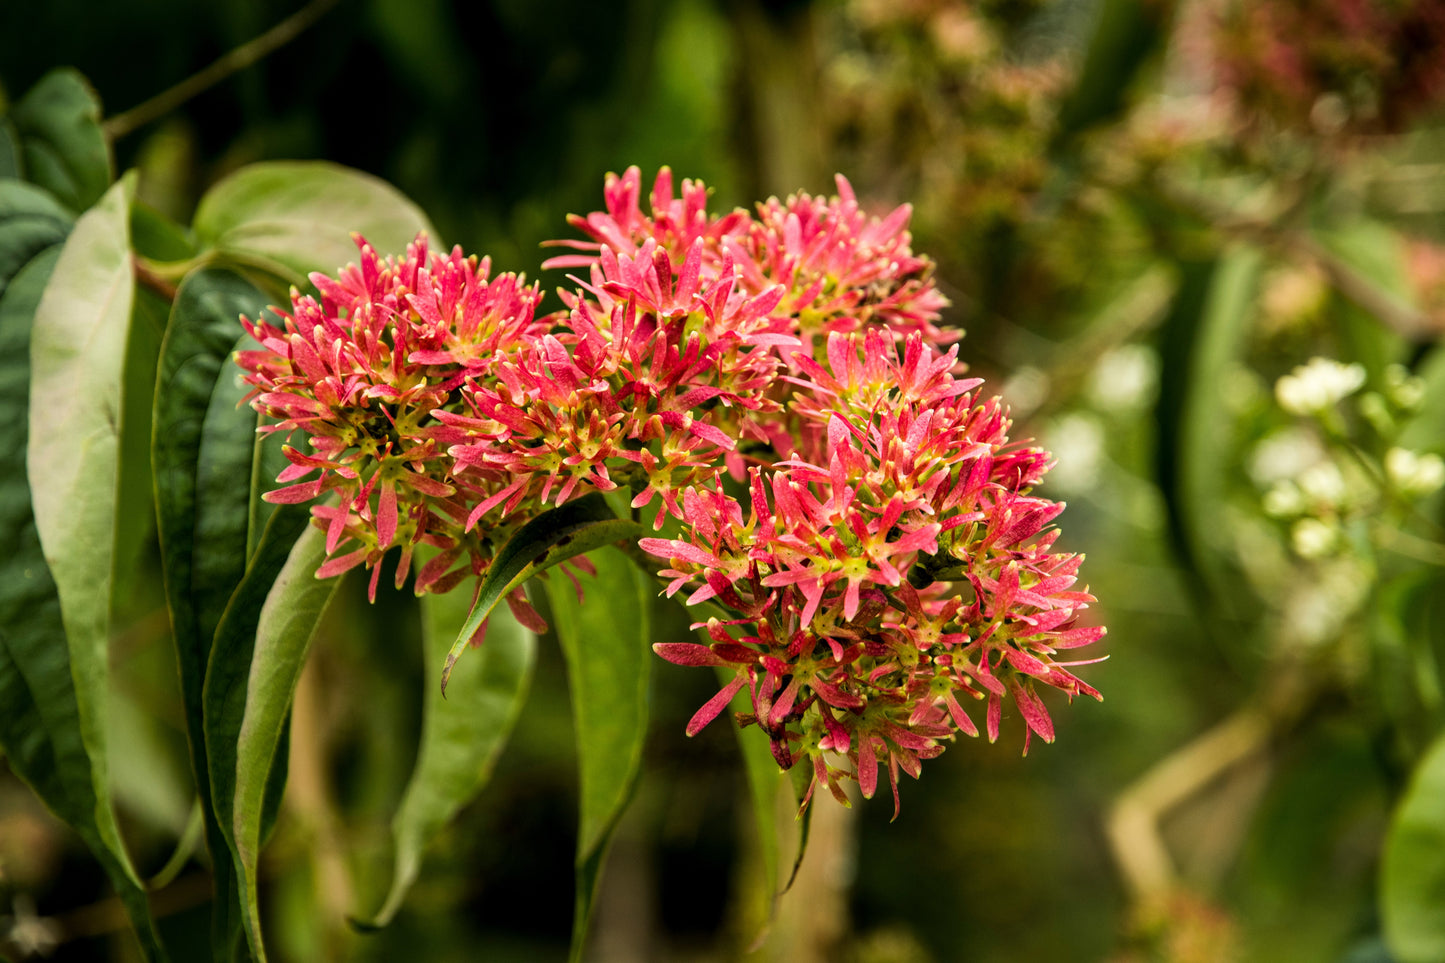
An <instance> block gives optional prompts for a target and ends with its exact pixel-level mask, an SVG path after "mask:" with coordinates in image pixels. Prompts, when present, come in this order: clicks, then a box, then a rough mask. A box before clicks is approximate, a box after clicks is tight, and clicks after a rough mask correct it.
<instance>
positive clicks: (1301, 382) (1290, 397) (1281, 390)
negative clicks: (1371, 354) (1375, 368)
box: [1274, 358, 1365, 415]
mask: <svg viewBox="0 0 1445 963" xmlns="http://www.w3.org/2000/svg"><path fill="white" fill-rule="evenodd" d="M1364 384H1365V369H1364V367H1363V366H1362V365H1358V364H1341V363H1340V362H1338V361H1334V360H1331V359H1330V358H1311V359H1310V362H1309V364H1303V365H1300V366H1299V367H1298V368H1295V369H1294V371H1293V372H1291V373H1290V374H1287V375H1285V376H1284V377H1283V378H1280V379H1279V381H1277V382H1275V385H1274V396H1275V398H1276V399H1277V400H1278V401H1279V404H1280V407H1281V408H1283V409H1284V410H1285V411H1288V412H1290V413H1291V414H1296V415H1314V414H1318V413H1319V412H1322V411H1324V410H1325V409H1327V408H1329V407H1330V406H1332V405H1334V404H1335V403H1336V402H1338V401H1340V400H1341V399H1342V398H1347V397H1349V396H1350V395H1352V394H1354V393H1355V392H1356V391H1359V390H1360V388H1361V387H1363V385H1364Z"/></svg>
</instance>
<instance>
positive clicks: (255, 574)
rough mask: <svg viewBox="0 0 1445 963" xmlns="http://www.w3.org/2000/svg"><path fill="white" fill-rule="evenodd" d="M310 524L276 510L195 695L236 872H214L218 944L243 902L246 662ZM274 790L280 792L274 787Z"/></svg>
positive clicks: (288, 510) (295, 513) (291, 511)
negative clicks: (240, 812)
mask: <svg viewBox="0 0 1445 963" xmlns="http://www.w3.org/2000/svg"><path fill="white" fill-rule="evenodd" d="M309 518H310V512H309V511H307V509H306V507H305V506H303V505H280V506H277V510H276V511H275V512H274V513H273V514H272V515H271V518H270V521H269V522H267V524H266V529H265V531H264V532H262V534H261V536H260V538H259V539H258V540H257V544H256V549H255V552H254V554H252V555H251V556H250V558H249V561H248V564H247V568H246V574H245V576H244V577H243V578H242V579H241V584H240V585H239V586H237V587H236V590H235V592H234V593H233V594H232V596H231V599H230V601H229V602H228V603H227V605H226V610H225V612H224V613H223V614H222V616H221V621H220V624H219V625H217V626H216V631H215V636H214V640H215V641H214V645H213V646H212V649H211V658H210V660H209V662H208V663H207V664H206V676H205V682H204V684H203V687H202V690H201V710H202V728H203V729H204V732H205V757H206V766H207V768H208V770H209V776H208V780H209V783H210V795H211V808H212V810H213V811H214V814H215V819H216V825H217V828H218V831H219V833H220V835H221V836H222V837H223V839H224V842H225V849H226V851H228V852H229V853H230V859H231V860H233V861H234V865H236V866H237V871H236V874H235V875H233V876H225V877H223V876H222V867H220V866H218V868H217V879H216V888H217V900H218V904H217V913H218V915H217V920H216V923H217V925H216V928H215V930H214V931H213V935H214V936H215V938H216V939H217V940H218V941H220V942H224V941H225V940H226V939H229V938H231V935H232V933H233V931H232V929H231V928H230V924H229V923H228V922H227V921H226V920H225V918H224V917H223V915H222V914H223V913H235V914H236V918H235V922H236V923H237V924H238V925H239V924H240V922H241V919H240V917H241V915H242V912H241V911H242V909H243V902H244V901H243V899H242V897H241V895H240V891H238V887H239V886H240V878H239V877H240V869H239V859H238V855H237V851H236V837H235V825H236V821H237V818H236V810H235V803H236V776H237V772H238V768H239V765H240V755H239V745H240V733H241V725H242V722H243V720H244V718H245V713H246V705H247V698H248V695H249V689H250V677H251V664H252V657H253V656H254V655H255V651H256V640H257V631H258V627H259V625H260V620H261V610H262V608H263V607H264V606H265V604H266V601H267V598H268V596H269V595H270V593H271V590H272V587H273V586H274V584H275V582H276V580H277V577H278V576H279V575H280V573H281V570H282V568H283V567H284V566H285V564H286V562H287V560H288V559H289V558H290V555H291V550H292V548H293V547H294V546H295V545H296V542H297V539H298V537H299V536H300V535H301V533H302V531H303V530H304V529H305V528H306V525H307V521H308V519H309ZM284 762H285V754H284V753H283V754H282V755H281V758H280V759H279V760H278V765H277V766H276V770H277V771H276V773H274V774H273V776H272V779H273V782H278V781H279V780H280V779H281V778H282V773H283V772H284V770H283V769H282V764H284ZM276 791H277V792H279V791H280V787H279V785H278V786H277V787H276ZM217 848H218V849H219V848H220V847H217ZM225 895H231V896H233V897H234V900H233V902H226V903H223V902H220V901H221V900H222V899H223V898H224V896H225ZM227 949H229V948H227ZM218 955H221V954H220V953H218ZM222 958H227V957H226V956H222Z"/></svg>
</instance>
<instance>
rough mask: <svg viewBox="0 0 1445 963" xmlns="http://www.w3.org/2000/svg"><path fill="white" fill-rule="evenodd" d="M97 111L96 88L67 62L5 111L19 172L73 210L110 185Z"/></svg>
mask: <svg viewBox="0 0 1445 963" xmlns="http://www.w3.org/2000/svg"><path fill="white" fill-rule="evenodd" d="M100 117H101V109H100V101H99V100H98V99H97V98H96V96H95V91H94V90H92V89H91V87H90V84H88V83H86V81H85V78H84V77H82V76H81V75H80V73H79V72H78V71H76V70H73V69H71V68H69V67H64V68H61V69H59V70H53V71H51V72H50V73H48V74H46V75H45V76H44V77H42V78H40V82H39V83H37V84H36V85H35V86H34V87H32V88H30V90H29V92H27V93H26V94H25V96H24V97H22V98H20V101H19V102H18V103H16V105H15V107H14V109H13V110H11V111H10V116H9V121H10V123H11V124H12V125H13V128H14V130H15V133H16V135H17V137H18V139H19V154H20V165H19V166H20V170H21V173H22V174H23V175H24V177H25V179H26V180H28V181H30V182H31V183H34V184H38V185H40V186H41V187H43V188H45V189H46V190H47V191H49V192H50V193H52V194H54V195H55V196H56V197H58V198H59V199H60V200H61V201H62V202H63V203H64V204H65V205H66V206H68V207H69V208H70V209H71V210H73V211H76V212H80V211H83V210H85V209H86V208H88V207H90V206H91V205H92V204H94V203H95V202H96V201H97V200H99V199H100V197H101V195H102V194H104V193H105V190H106V188H107V187H108V186H109V185H110V180H111V163H110V148H109V147H108V146H107V145H106V142H105V135H104V134H103V133H101V129H100Z"/></svg>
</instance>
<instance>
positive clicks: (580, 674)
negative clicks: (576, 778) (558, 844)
mask: <svg viewBox="0 0 1445 963" xmlns="http://www.w3.org/2000/svg"><path fill="white" fill-rule="evenodd" d="M590 557H591V560H592V563H593V564H594V565H595V566H596V568H597V576H596V578H592V579H586V578H584V579H583V580H582V581H583V586H584V592H585V599H584V600H581V601H579V600H578V598H577V593H576V591H574V589H573V586H572V582H571V580H570V579H567V578H562V577H559V575H558V574H557V573H553V575H552V577H551V578H550V579H549V580H548V581H547V583H546V584H547V598H548V601H549V602H550V603H551V611H552V628H553V629H554V630H555V631H556V633H557V641H558V642H559V643H560V644H561V646H562V654H563V656H564V657H565V658H566V660H567V676H568V686H569V689H570V690H571V695H572V724H573V726H574V727H575V728H576V732H577V761H578V765H579V767H580V769H581V798H580V802H579V806H578V809H579V812H578V830H577V893H576V906H575V911H574V916H573V923H572V954H571V956H572V959H573V960H574V961H577V960H580V959H581V958H582V951H583V949H584V946H585V943H586V938H587V928H588V923H589V922H590V920H591V916H592V904H593V902H594V897H595V896H596V888H597V878H598V875H599V874H600V873H601V870H602V864H603V861H604V860H605V859H606V856H607V848H608V843H610V842H611V839H612V833H613V831H614V830H615V829H616V827H617V821H618V820H619V819H620V818H621V816H622V813H623V810H625V809H626V808H627V804H628V803H629V802H630V801H631V799H632V792H633V789H634V788H635V787H636V783H637V774H638V772H639V770H640V769H641V767H642V746H643V743H644V742H645V741H646V738H647V720H648V686H649V683H650V681H651V678H652V659H653V658H654V657H653V655H652V651H651V647H650V646H651V642H652V639H651V637H650V636H651V626H650V622H651V620H650V618H649V615H650V612H651V608H652V596H653V594H654V590H655V583H654V582H653V580H652V579H651V578H649V577H647V576H646V575H645V574H644V573H643V572H642V571H641V570H640V569H638V568H637V566H635V565H633V564H632V561H631V560H630V559H629V558H628V557H627V556H625V555H623V554H622V553H621V552H619V551H617V550H616V549H608V550H602V551H597V552H594V553H592V555H591V556H590Z"/></svg>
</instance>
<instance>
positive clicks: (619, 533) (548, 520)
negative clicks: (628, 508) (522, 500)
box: [441, 492, 642, 692]
mask: <svg viewBox="0 0 1445 963" xmlns="http://www.w3.org/2000/svg"><path fill="white" fill-rule="evenodd" d="M641 533H642V526H641V525H639V524H638V523H637V522H634V521H632V520H631V519H630V518H628V519H623V518H618V517H617V516H616V515H615V514H613V512H612V509H611V508H609V507H608V506H607V500H606V499H605V498H604V497H603V496H602V495H600V494H598V493H596V492H594V493H592V494H590V495H584V496H583V497H581V498H578V499H574V500H573V501H570V502H568V503H567V504H565V505H562V506H560V507H558V508H554V509H552V510H551V511H547V512H543V513H542V514H541V515H538V516H537V517H536V518H534V519H532V520H531V521H530V522H528V523H527V524H525V525H523V526H522V527H521V528H519V529H517V532H516V534H514V535H513V536H512V537H511V538H510V539H508V541H507V544H505V545H503V546H502V547H501V548H500V549H499V550H498V551H497V554H496V556H495V557H494V558H493V559H492V565H491V568H489V569H487V574H486V577H485V578H483V579H482V584H481V585H480V586H479V587H478V589H477V599H476V601H475V602H474V603H473V604H472V612H471V614H470V615H469V616H467V620H466V622H465V623H464V624H463V625H462V630H461V633H460V634H458V635H457V639H456V642H454V643H453V644H452V647H451V651H449V652H448V653H447V659H446V664H445V665H444V666H443V667H442V683H441V684H442V691H443V692H445V691H446V686H447V681H448V680H449V679H450V678H451V673H452V667H453V666H454V665H455V664H456V661H457V659H458V658H459V657H460V656H461V654H462V652H464V651H465V650H466V648H467V646H468V645H470V644H471V641H472V637H473V636H475V635H476V634H477V630H478V629H479V628H481V626H482V623H483V622H485V621H486V620H487V617H488V616H489V615H491V614H492V610H493V609H494V608H496V606H497V603H498V602H500V601H501V600H502V599H503V598H505V597H506V596H507V594H508V593H510V592H511V591H512V590H513V589H515V588H517V587H518V586H520V585H522V584H523V583H524V582H526V581H527V579H529V578H531V577H532V576H533V575H538V574H541V573H542V572H544V571H546V570H547V569H549V568H551V567H552V566H553V565H556V564H557V563H558V562H565V561H566V560H567V559H569V558H573V557H575V556H578V555H581V554H583V553H585V552H590V551H592V549H594V548H601V547H602V546H603V545H606V544H608V543H609V542H617V541H621V540H623V539H626V538H636V537H637V536H638V535H640V534H641Z"/></svg>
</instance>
